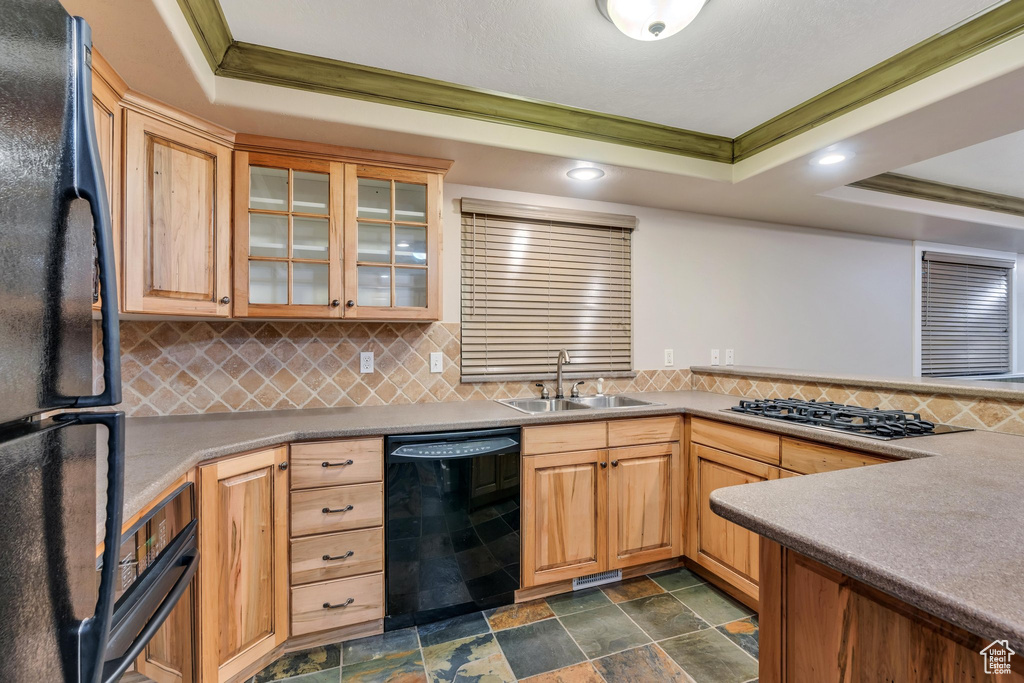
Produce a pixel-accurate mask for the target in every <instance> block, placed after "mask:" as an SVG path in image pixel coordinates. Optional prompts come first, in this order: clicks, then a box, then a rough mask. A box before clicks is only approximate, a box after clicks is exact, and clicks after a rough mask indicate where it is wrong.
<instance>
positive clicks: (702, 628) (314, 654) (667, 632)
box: [253, 569, 757, 683]
mask: <svg viewBox="0 0 1024 683" xmlns="http://www.w3.org/2000/svg"><path fill="white" fill-rule="evenodd" d="M756 679H757V617H756V616H754V615H753V614H752V612H751V611H750V610H749V609H747V608H746V607H744V606H743V605H741V604H739V603H737V602H735V601H733V600H732V599H730V598H729V597H727V596H726V595H725V594H724V593H722V592H721V591H718V590H717V589H715V588H713V587H711V586H710V585H708V584H706V583H704V582H703V581H702V580H701V579H700V578H699V577H698V576H696V575H695V574H692V573H690V572H689V571H687V570H685V569H674V570H671V571H668V572H662V573H660V574H652V575H650V576H646V577H639V578H636V579H631V580H628V581H623V582H621V583H615V584H609V585H607V586H603V587H601V588H595V589H591V590H588V591H583V592H579V593H568V594H564V595H558V596H555V597H551V598H548V599H546V600H534V601H532V602H528V603H523V604H519V605H510V606H508V607H501V608H498V609H497V610H491V611H488V612H477V613H475V614H469V615H466V616H462V617H456V618H454V619H449V620H447V621H442V622H438V623H434V624H428V625H425V626H420V627H418V628H408V629H403V630H401V631H393V632H390V633H385V634H383V635H379V636H371V637H369V638H363V639H361V640H352V641H348V642H346V643H342V644H340V645H329V646H326V647H318V648H314V649H312V650H306V651H304V652H297V653H293V654H291V655H288V656H286V657H284V658H282V659H280V660H278V661H277V662H275V663H274V664H272V665H271V666H269V667H267V668H266V669H264V670H263V671H262V672H260V674H259V675H257V676H256V677H255V678H253V682H254V683H265V682H267V681H288V682H289V683H328V682H330V683H339V682H340V683H418V682H424V683H425V682H426V681H431V682H432V683H433V682H442V681H460V682H463V681H465V682H466V683H469V682H479V683H485V682H486V683H502V682H504V681H529V682H530V683H591V682H593V683H601V682H602V681H605V682H607V683H620V682H621V683H638V682H646V681H651V682H657V681H691V680H692V681H696V682H697V683H745V682H746V681H754V680H756Z"/></svg>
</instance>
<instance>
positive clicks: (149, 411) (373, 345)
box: [93, 320, 690, 416]
mask: <svg viewBox="0 0 1024 683" xmlns="http://www.w3.org/2000/svg"><path fill="white" fill-rule="evenodd" d="M93 338H94V354H93V356H94V372H93V376H94V377H95V378H97V379H96V382H97V384H99V383H101V382H102V380H101V379H100V373H101V366H100V361H99V357H100V353H99V342H100V332H99V326H98V324H97V325H94V334H93ZM360 351H373V354H374V372H373V373H369V374H365V375H363V374H360V373H359V352H360ZM432 351H440V352H442V353H443V354H444V368H445V370H444V372H443V373H439V374H434V373H431V372H430V353H431V352H432ZM459 354H460V341H459V325H458V324H457V323H430V324H423V323H420V324H388V323H343V324H339V323H336V322H333V323H332V322H325V323H316V322H256V321H252V322H250V321H246V322H228V321H225V322H176V321H153V322H150V321H133V320H125V321H122V322H121V376H122V384H123V390H124V402H123V404H122V406H121V407H122V409H123V410H124V411H125V412H126V413H127V414H128V415H130V416H142V415H179V414H188V413H212V412H229V411H240V410H272V409H282V408H323V407H335V406H355V405H383V404H400V403H428V402H434V401H466V400H483V399H494V398H511V397H517V396H533V395H536V392H537V389H536V388H535V387H534V386H533V383H532V382H489V383H482V384H476V383H474V384H463V383H461V382H460V381H459ZM605 387H606V389H605V390H606V391H607V392H633V391H660V390H672V389H689V388H690V371H689V370H686V369H680V370H643V371H640V372H638V373H637V376H636V377H634V378H632V379H620V380H612V381H606V383H605ZM97 388H98V387H97Z"/></svg>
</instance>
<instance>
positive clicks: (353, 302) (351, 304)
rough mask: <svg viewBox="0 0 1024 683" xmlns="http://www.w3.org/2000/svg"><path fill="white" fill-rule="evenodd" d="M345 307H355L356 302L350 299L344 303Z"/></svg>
mask: <svg viewBox="0 0 1024 683" xmlns="http://www.w3.org/2000/svg"><path fill="white" fill-rule="evenodd" d="M345 305H346V306H348V307H349V308H352V307H353V306H355V305H356V302H355V301H353V300H352V299H349V300H348V301H346V302H345Z"/></svg>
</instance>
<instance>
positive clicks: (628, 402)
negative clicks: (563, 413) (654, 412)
mask: <svg viewBox="0 0 1024 683" xmlns="http://www.w3.org/2000/svg"><path fill="white" fill-rule="evenodd" d="M569 400H570V401H572V402H573V403H582V404H583V405H585V406H587V407H588V408H635V407H636V406H657V405H661V404H660V403H655V402H654V401H642V400H640V399H638V398H630V397H629V396H581V397H580V398H573V399H569Z"/></svg>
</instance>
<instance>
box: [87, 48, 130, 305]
mask: <svg viewBox="0 0 1024 683" xmlns="http://www.w3.org/2000/svg"><path fill="white" fill-rule="evenodd" d="M92 67H93V75H92V76H93V77H92V117H93V122H94V123H95V124H96V144H97V147H98V149H99V155H100V166H101V167H102V168H103V183H104V185H106V189H107V200H108V201H109V204H110V219H111V220H110V223H111V225H112V226H113V229H114V260H115V261H116V262H117V263H120V262H121V178H122V175H123V174H122V172H121V120H122V111H123V109H122V107H121V97H122V96H123V95H124V93H125V91H126V90H127V88H126V86H125V84H124V81H122V80H121V79H120V77H118V75H117V73H116V72H115V71H114V70H113V69H112V68H110V65H109V64H107V62H106V60H105V59H103V57H101V56H100V54H99V53H98V52H96V51H93V60H92ZM117 285H118V291H121V289H122V286H121V271H120V269H118V271H117ZM93 294H94V296H93V308H96V309H98V308H99V305H100V292H99V280H98V279H97V281H96V285H95V287H94V292H93Z"/></svg>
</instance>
